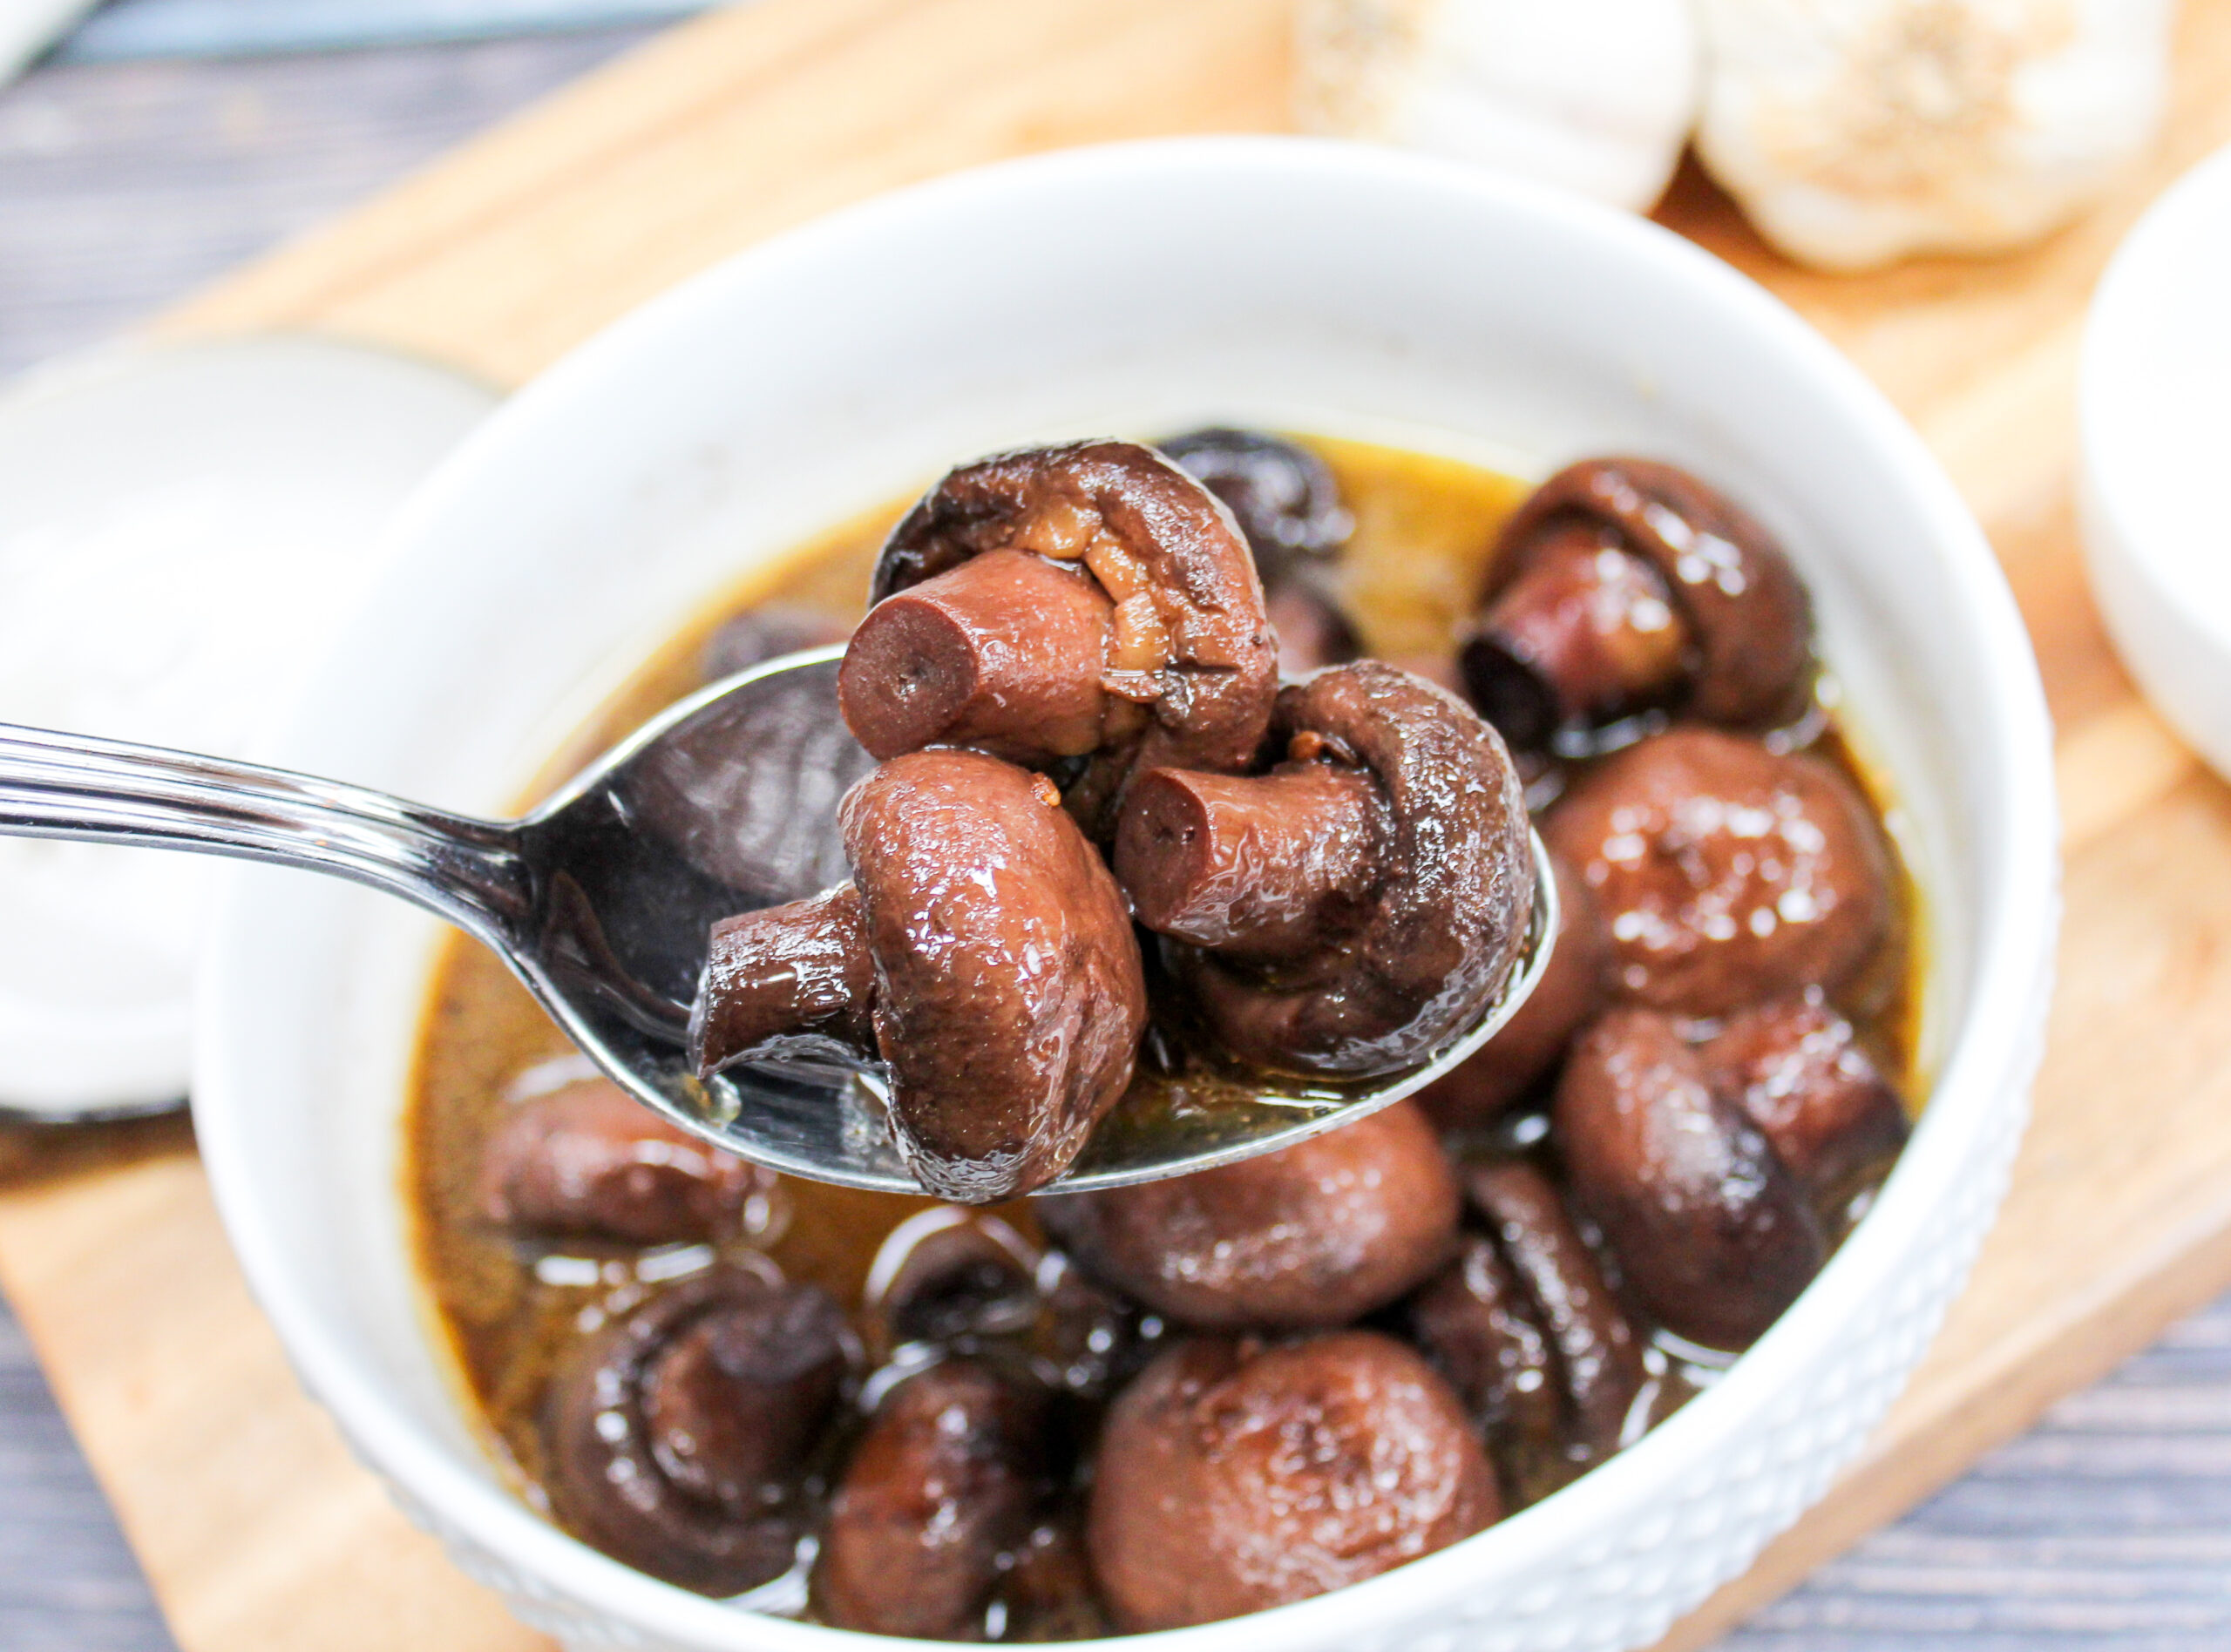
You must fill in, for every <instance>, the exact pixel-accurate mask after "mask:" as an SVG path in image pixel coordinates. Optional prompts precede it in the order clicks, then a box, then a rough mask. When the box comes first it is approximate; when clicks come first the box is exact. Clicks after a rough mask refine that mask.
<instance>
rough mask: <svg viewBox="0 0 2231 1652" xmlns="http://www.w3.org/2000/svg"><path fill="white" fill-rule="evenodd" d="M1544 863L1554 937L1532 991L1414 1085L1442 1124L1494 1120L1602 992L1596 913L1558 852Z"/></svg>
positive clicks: (1546, 1064)
mask: <svg viewBox="0 0 2231 1652" xmlns="http://www.w3.org/2000/svg"><path fill="white" fill-rule="evenodd" d="M1549 864H1550V867H1551V869H1552V870H1554V872H1555V873H1556V879H1557V938H1556V946H1555V947H1554V948H1553V949H1552V950H1551V951H1550V953H1549V965H1548V967H1547V968H1545V969H1544V970H1543V972H1542V978H1541V979H1540V980H1538V981H1536V983H1535V984H1534V992H1533V995H1532V996H1531V997H1529V999H1527V1000H1526V1002H1525V1003H1523V1004H1522V1005H1519V1006H1518V1012H1517V1013H1516V1014H1515V1015H1513V1016H1512V1017H1511V1018H1510V1019H1509V1022H1507V1023H1506V1024H1505V1025H1504V1026H1503V1029H1502V1032H1498V1033H1496V1034H1495V1037H1494V1038H1492V1039H1488V1042H1487V1043H1486V1044H1484V1045H1482V1046H1481V1047H1480V1049H1479V1050H1478V1051H1477V1052H1476V1053H1474V1054H1473V1055H1472V1056H1471V1057H1470V1058H1469V1059H1468V1060H1465V1061H1463V1062H1461V1063H1460V1064H1459V1065H1458V1066H1455V1067H1454V1068H1452V1069H1451V1070H1450V1071H1449V1072H1448V1073H1446V1074H1444V1075H1443V1076H1441V1078H1438V1079H1435V1080H1434V1081H1433V1082H1432V1083H1431V1084H1429V1085H1427V1086H1426V1087H1425V1088H1424V1089H1422V1090H1421V1091H1419V1092H1418V1105H1419V1106H1420V1107H1423V1108H1424V1109H1425V1110H1426V1114H1427V1117H1429V1118H1431V1119H1432V1120H1433V1121H1434V1123H1435V1124H1437V1125H1439V1126H1440V1127H1441V1128H1442V1129H1444V1130H1463V1129H1472V1128H1476V1127H1480V1126H1482V1125H1485V1124H1489V1123H1492V1122H1493V1121H1495V1119H1496V1118H1498V1117H1499V1116H1500V1115H1501V1114H1503V1113H1504V1112H1506V1111H1508V1110H1509V1107H1510V1105H1511V1104H1512V1103H1513V1102H1515V1101H1516V1100H1518V1099H1519V1098H1520V1097H1521V1096H1522V1095H1524V1094H1525V1093H1526V1092H1527V1091H1528V1090H1529V1089H1530V1088H1531V1087H1533V1085H1534V1083H1535V1082H1536V1080H1539V1079H1540V1078H1541V1077H1542V1076H1543V1074H1545V1073H1548V1072H1549V1069H1550V1068H1551V1067H1553V1066H1556V1061H1557V1058H1558V1057H1559V1056H1561V1055H1563V1053H1565V1046H1567V1045H1568V1044H1570V1043H1571V1042H1572V1036H1573V1034H1574V1033H1576V1032H1579V1031H1580V1029H1581V1027H1582V1026H1584V1025H1585V1024H1586V1023H1587V1022H1588V1021H1589V1020H1590V1019H1591V1018H1592V1017H1593V1016H1594V1015H1595V1013H1596V1011H1597V1006H1598V1005H1600V1004H1601V1002H1602V1001H1603V996H1604V979H1603V978H1604V958H1605V955H1606V951H1607V948H1606V945H1605V938H1604V924H1603V920H1602V918H1601V917H1599V916H1598V915H1597V911H1596V897H1594V896H1593V895H1591V894H1590V892H1589V889H1588V884H1587V883H1586V881H1585V880H1583V878H1582V877H1580V875H1579V874H1578V873H1577V872H1576V871H1575V870H1573V868H1572V864H1571V863H1570V862H1569V861H1567V860H1566V859H1565V858H1564V857H1563V856H1561V855H1556V854H1552V855H1551V856H1549Z"/></svg>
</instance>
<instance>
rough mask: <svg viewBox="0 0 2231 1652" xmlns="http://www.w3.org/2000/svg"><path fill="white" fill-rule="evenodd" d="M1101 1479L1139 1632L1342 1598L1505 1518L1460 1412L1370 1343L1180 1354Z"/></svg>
mask: <svg viewBox="0 0 2231 1652" xmlns="http://www.w3.org/2000/svg"><path fill="white" fill-rule="evenodd" d="M1098 1462H1099V1466H1098V1471H1097V1474H1096V1477H1095V1480H1094V1483H1093V1488H1092V1505H1091V1510H1090V1513H1089V1516H1088V1525H1087V1530H1086V1537H1087V1541H1088V1543H1089V1544H1090V1546H1091V1550H1092V1558H1093V1563H1094V1569H1095V1572H1096V1573H1097V1574H1098V1575H1099V1578H1100V1584H1101V1588H1102V1593H1103V1594H1105V1595H1106V1596H1107V1599H1108V1603H1109V1607H1110V1608H1112V1609H1113V1610H1114V1613H1115V1615H1116V1621H1117V1622H1118V1623H1119V1624H1121V1625H1122V1628H1126V1629H1128V1630H1132V1631H1135V1632H1136V1631H1143V1630H1149V1629H1166V1628H1182V1627H1183V1626H1185V1625H1187V1624H1191V1623H1206V1622H1211V1621H1213V1620H1216V1619H1218V1618H1228V1617H1237V1616H1238V1615H1240V1614H1242V1613H1244V1612H1256V1611H1261V1610H1264V1609H1265V1608H1269V1607H1273V1606H1283V1605H1285V1604H1286V1603H1287V1602H1289V1601H1299V1600H1305V1599H1306V1598H1308V1597H1309V1596H1311V1595H1313V1594H1324V1593H1325V1592H1326V1591H1327V1590H1328V1589H1336V1588H1345V1587H1346V1586H1347V1585H1348V1584H1351V1583H1358V1582H1361V1581H1363V1580H1364V1579H1366V1578H1369V1577H1376V1576H1378V1575H1379V1574H1380V1573H1382V1572H1386V1571H1388V1570H1390V1569H1392V1568H1393V1567H1397V1566H1400V1565H1401V1564H1403V1563H1404V1562H1405V1561H1414V1560H1416V1559H1417V1558H1418V1557H1419V1556H1421V1555H1423V1554H1432V1553H1433V1552H1434V1550H1436V1549H1441V1548H1446V1547H1448V1545H1450V1544H1451V1543H1454V1542H1456V1541H1457V1540H1460V1539H1461V1538H1466V1537H1469V1536H1470V1535H1471V1534H1473V1533H1475V1532H1476V1531H1478V1530H1480V1529H1481V1528H1482V1527H1485V1526H1487V1525H1488V1524H1489V1523H1490V1522H1492V1521H1493V1520H1495V1518H1496V1516H1497V1515H1498V1514H1500V1513H1502V1502H1501V1499H1500V1498H1499V1497H1498V1496H1497V1494H1496V1491H1495V1471H1494V1470H1493V1469H1492V1468H1491V1467H1489V1466H1488V1459H1487V1453H1486V1452H1484V1451H1482V1449H1481V1447H1480V1443H1479V1441H1478V1440H1477V1439H1475V1438H1474V1437H1473V1434H1472V1431H1471V1426H1470V1424H1469V1423H1468V1420H1467V1418H1466V1417H1465V1415H1464V1408H1463V1405H1462V1404H1461V1401H1459V1399H1458V1398H1457V1397H1456V1395H1455V1393H1454V1392H1453V1391H1451V1390H1450V1388H1449V1386H1448V1383H1447V1382H1446V1381H1444V1380H1443V1379H1442V1378H1441V1375H1440V1373H1439V1372H1437V1371H1434V1369H1433V1367H1432V1366H1430V1365H1428V1364H1426V1362H1425V1360H1424V1358H1423V1357H1421V1356H1420V1355H1419V1354H1418V1353H1416V1352H1415V1351H1413V1350H1411V1349H1409V1348H1407V1347H1405V1346H1403V1344H1400V1343H1398V1342H1396V1341H1395V1340H1394V1338H1392V1337H1384V1336H1381V1335H1380V1334H1378V1333H1377V1332H1375V1331H1368V1330H1340V1331H1333V1332H1331V1333H1329V1334H1327V1335H1323V1336H1319V1337H1312V1338H1309V1339H1308V1340H1306V1341H1303V1342H1297V1343H1284V1344H1271V1345H1269V1346H1265V1345H1264V1344H1260V1343H1258V1342H1254V1341H1252V1340H1248V1341H1231V1340H1227V1339H1224V1338H1222V1337H1204V1338H1201V1339H1198V1340H1196V1341H1192V1342H1187V1343H1183V1344H1179V1345H1178V1346H1177V1347H1176V1348H1174V1349H1172V1350H1170V1352H1168V1353H1166V1354H1164V1355H1163V1357H1161V1358H1159V1359H1157V1360H1156V1362H1155V1363H1154V1364H1152V1365H1150V1366H1149V1367H1148V1368H1147V1369H1146V1371H1144V1372H1143V1374H1141V1376H1140V1377H1139V1378H1137V1380H1136V1381H1135V1382H1133V1383H1132V1384H1131V1385H1130V1386H1129V1387H1128V1388H1126V1389H1125V1390H1124V1391H1122V1393H1121V1394H1118V1395H1117V1396H1116V1401H1115V1404H1114V1405H1111V1406H1110V1407H1109V1412H1108V1420H1107V1422H1106V1424H1105V1425H1103V1427H1102V1432H1101V1446H1100V1454H1099V1459H1098Z"/></svg>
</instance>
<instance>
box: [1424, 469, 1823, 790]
mask: <svg viewBox="0 0 2231 1652" xmlns="http://www.w3.org/2000/svg"><path fill="white" fill-rule="evenodd" d="M1481 602H1482V606H1481V611H1480V613H1479V615H1478V617H1477V618H1476V619H1475V620H1474V622H1473V624H1472V626H1471V629H1470V634H1469V636H1468V639H1467V640H1466V642H1465V645H1464V647H1463V652H1462V663H1463V668H1464V674H1465V679H1466V680H1467V682H1468V685H1469V686H1470V689H1471V693H1472V698H1473V701H1474V703H1475V704H1476V705H1477V706H1478V707H1479V708H1480V709H1481V711H1482V713H1484V714H1485V715H1486V716H1487V718H1488V721H1490V722H1492V723H1494V724H1495V727H1496V728H1500V729H1501V730H1502V733H1503V735H1504V736H1505V738H1507V739H1509V741H1511V743H1512V744H1513V745H1516V746H1524V747H1529V748H1535V747H1541V746H1544V745H1546V744H1548V743H1549V741H1551V740H1552V739H1553V738H1554V737H1556V736H1557V735H1568V736H1570V735H1582V736H1583V745H1584V744H1585V740H1584V736H1585V735H1586V733H1587V731H1589V730H1590V729H1591V728H1594V727H1596V726H1597V725H1600V724H1602V723H1604V722H1607V721H1612V720H1614V719H1617V718H1618V717H1621V716H1624V715H1626V714H1630V713H1632V712H1635V711H1639V710H1642V709H1644V708H1651V707H1658V706H1665V707H1671V708H1678V710H1679V711H1680V712H1681V713H1682V714H1684V715H1685V716H1686V717H1690V718H1693V719H1695V720H1697V721H1702V722H1710V723H1722V724H1730V725H1734V726H1738V727H1745V728H1751V727H1760V726H1764V725H1766V724H1769V723H1773V722H1775V721H1781V720H1784V719H1786V718H1787V717H1789V716H1791V715H1793V714H1794V713H1795V712H1796V711H1797V709H1798V708H1799V707H1800V704H1801V702H1802V699H1803V691H1804V688H1805V685H1806V680H1807V668H1808V667H1809V666H1810V664H1811V661H1812V647H1813V623H1812V612H1811V606H1810V604H1809V603H1808V601H1807V597H1806V593H1805V587H1804V586H1803V585H1802V584H1801V583H1800V581H1799V579H1798V578H1797V575H1796V572H1795V571H1794V570H1793V569H1792V568H1791V567H1790V565H1789V562H1788V559H1787V558H1786V557H1785V556H1784V555H1783V554H1782V552H1781V549H1780V546H1779V545H1776V544H1775V542H1774V539H1773V536H1772V535H1771V534H1769V533H1768V532H1767V531H1766V529H1765V528H1764V527H1762V526H1761V525H1760V524H1759V523H1758V522H1756V521H1754V520H1753V518H1751V517H1750V516H1749V515H1748V514H1746V512H1745V511H1743V510H1742V509H1741V508H1740V507H1739V506H1738V505H1736V504H1734V503H1733V501H1732V500H1730V499H1728V498H1726V496H1724V495H1723V494H1721V493H1719V491H1717V490H1715V489H1713V488H1712V487H1710V486H1708V485H1706V484H1705V483H1703V482H1701V481H1699V480H1698V479H1697V478H1696V477H1693V476H1691V475H1690V474H1689V473H1688V472H1687V471H1681V470H1678V469H1676V468H1675V467H1674V466H1672V465H1670V464H1658V463H1655V462H1654V461H1651V460H1648V459H1617V458H1613V459H1585V460H1583V461H1581V462H1580V463H1578V464H1571V465H1568V466H1566V467H1565V468H1564V469H1563V470H1562V471H1558V472H1557V473H1556V475H1555V476H1553V477H1550V478H1549V480H1548V481H1547V482H1544V483H1543V484H1542V485H1541V487H1539V488H1538V489H1536V491H1535V492H1534V493H1533V495H1532V496H1531V497H1530V498H1529V499H1528V500H1527V501H1526V503H1525V504H1522V505H1521V506H1520V507H1519V510H1518V512H1517V514H1516V515H1515V516H1513V517H1512V518H1511V519H1510V521H1509V523H1508V524H1506V525H1505V526H1504V528H1503V530H1502V533H1501V534H1500V535H1499V536H1497V538H1496V541H1495V551H1494V554H1493V557H1492V559H1491V560H1490V562H1489V564H1488V583H1487V588H1486V590H1485V592H1483V593H1482V599H1481Z"/></svg>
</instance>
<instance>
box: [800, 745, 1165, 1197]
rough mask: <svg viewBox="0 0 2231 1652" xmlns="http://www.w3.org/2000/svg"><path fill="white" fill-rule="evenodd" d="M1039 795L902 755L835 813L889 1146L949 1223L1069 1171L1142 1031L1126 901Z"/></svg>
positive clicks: (927, 754)
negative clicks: (888, 1093) (942, 1203)
mask: <svg viewBox="0 0 2231 1652" xmlns="http://www.w3.org/2000/svg"><path fill="white" fill-rule="evenodd" d="M1044 786H1045V782H1043V781H1042V780H1041V779H1039V778H1038V777H1036V776H1034V775H1030V774H1028V773H1026V772H1025V771H1024V770H1022V769H1020V768H1015V767H1014V766H1013V765H1012V764H1009V763H1004V762H1000V760H999V759H997V758H995V757H987V756H985V755H982V754H981V753H979V752H972V751H956V750H950V749H933V750H930V751H920V752H911V753H909V754H907V755H905V756H901V757H895V758H893V759H892V760H891V761H890V762H887V763H885V764H884V765H883V766H882V767H881V768H878V769H877V770H876V771H875V772H874V773H873V774H871V775H869V776H868V777H867V778H866V779H865V780H863V781H862V782H859V784H858V785H857V786H855V787H854V788H853V789H851V792H849V793H848V794H846V796H845V798H844V803H843V805H842V806H841V808H840V809H839V811H838V813H839V818H840V820H841V822H842V823H843V826H844V852H845V855H846V857H847V858H848V859H849V860H850V861H851V866H852V879H853V882H854V884H856V885H857V886H858V889H859V891H860V899H861V904H862V906H863V909H864V911H865V920H866V925H867V937H868V950H869V952H870V954H871V956H872V958H873V959H874V963H875V1007H874V1012H873V1020H874V1026H875V1037H876V1044H877V1046H878V1049H879V1050H880V1051H881V1053H882V1056H883V1060H884V1061H885V1064H886V1065H887V1066H889V1067H890V1069H891V1076H892V1100H891V1122H892V1139H893V1141H895V1142H896V1143H897V1145H898V1148H899V1154H900V1155H901V1157H903V1158H904V1159H905V1161H906V1165H907V1168H908V1169H909V1170H911V1171H912V1173H913V1175H914V1176H915V1178H916V1179H917V1180H918V1181H920V1182H921V1183H922V1184H923V1186H925V1187H926V1188H929V1189H930V1190H931V1191H932V1192H933V1193H935V1194H937V1195H939V1196H941V1197H944V1198H947V1199H952V1200H954V1201H956V1202H960V1203H964V1204H983V1203H987V1202H990V1201H992V1200H994V1199H1004V1198H1009V1197H1012V1196H1014V1195H1016V1194H1019V1193H1025V1192H1027V1191H1028V1190H1029V1189H1030V1188H1034V1187H1036V1186H1038V1185H1039V1184H1040V1183H1041V1182H1044V1181H1050V1180H1052V1179H1053V1178H1054V1177H1055V1176H1057V1175H1060V1174H1061V1172H1062V1171H1063V1170H1064V1169H1066V1168H1068V1164H1069V1161H1071V1160H1073V1159H1075V1157H1076V1155H1077V1154H1078V1152H1079V1151H1080V1150H1081V1149H1082V1148H1083V1146H1084V1143H1085V1139H1086V1138H1087V1136H1088V1135H1089V1134H1090V1133H1091V1130H1092V1127H1093V1126H1094V1125H1095V1123H1097V1122H1098V1121H1099V1120H1100V1118H1101V1116H1102V1114H1105V1113H1106V1112H1107V1111H1108V1109H1109V1107H1113V1106H1114V1105H1115V1104H1116V1099H1117V1098H1118V1097H1120V1096H1121V1095H1122V1093H1123V1088H1124V1087H1125V1086H1126V1085H1127V1084H1129V1082H1130V1077H1131V1066H1132V1062H1133V1060H1134V1058H1135V1057H1136V1054H1137V1052H1138V1046H1139V1039H1140V1036H1141V1034H1142V1033H1143V1032H1144V1030H1145V1026H1146V985H1145V980H1144V978H1143V974H1142V972H1141V967H1140V963H1139V948H1138V942H1137V939H1136V937H1135V936H1134V935H1133V933H1132V930H1131V920H1130V917H1129V913H1128V912H1127V911H1125V910H1124V906H1123V897H1122V894H1121V893H1120V892H1119V891H1118V890H1117V889H1116V880H1115V877H1113V875H1111V874H1110V873H1109V870H1108V868H1107V866H1106V864H1105V863H1102V860H1101V858H1100V856H1099V855H1098V854H1097V853H1096V852H1095V850H1094V849H1093V848H1092V846H1091V845H1090V844H1089V843H1087V842H1086V841H1085V839H1084V835H1083V834H1082V832H1081V831H1080V830H1079V829H1077V826H1076V823H1075V822H1074V821H1072V820H1071V819H1070V818H1069V817H1068V815H1066V814H1064V813H1063V812H1062V811H1061V809H1060V808H1058V807H1056V806H1055V805H1054V804H1053V803H1052V802H1049V801H1048V796H1049V795H1050V788H1048V789H1046V790H1043V791H1041V787H1044Z"/></svg>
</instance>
